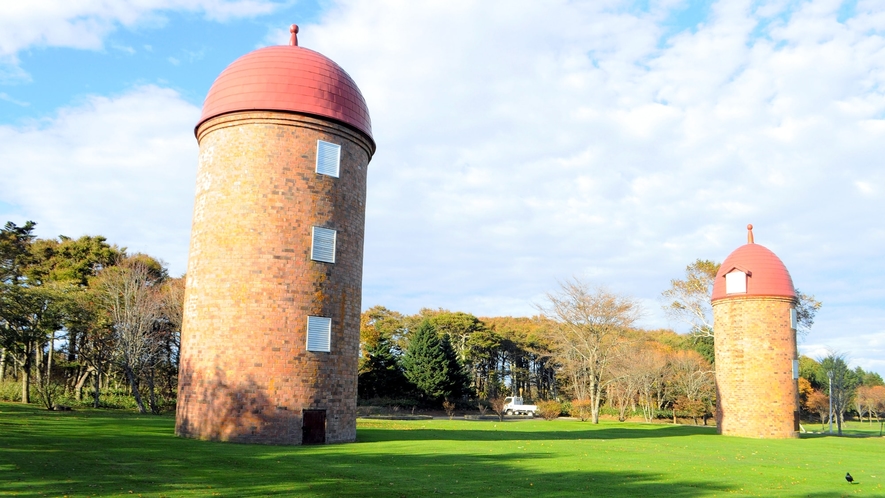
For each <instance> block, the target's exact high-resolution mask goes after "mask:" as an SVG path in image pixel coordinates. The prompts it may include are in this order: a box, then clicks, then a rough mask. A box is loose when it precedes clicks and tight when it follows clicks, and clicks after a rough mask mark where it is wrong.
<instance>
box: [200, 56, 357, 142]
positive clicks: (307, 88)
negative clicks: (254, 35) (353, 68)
mask: <svg viewBox="0 0 885 498" xmlns="http://www.w3.org/2000/svg"><path fill="white" fill-rule="evenodd" d="M254 110H264V111H293V112H300V113H304V114H311V115H314V116H319V117H322V118H329V119H334V120H335V121H338V122H340V123H343V124H346V125H350V126H352V127H353V128H356V129H357V130H359V131H361V132H363V133H365V134H366V136H368V138H369V139H370V140H372V121H371V119H370V118H369V109H368V108H367V107H366V101H365V99H363V95H362V94H361V93H360V90H359V88H357V86H356V83H354V81H353V79H352V78H351V77H350V75H348V74H347V73H346V72H345V71H344V70H343V69H341V67H340V66H338V64H335V62H333V61H332V60H331V59H329V58H327V57H326V56H324V55H322V54H319V53H317V52H314V51H313V50H310V49H306V48H303V47H298V46H286V45H281V46H273V47H265V48H260V49H258V50H255V51H254V52H250V53H248V54H246V55H244V56H242V57H240V58H239V59H237V60H235V61H234V62H233V63H232V64H231V65H230V66H227V69H225V70H224V71H222V72H221V74H220V75H219V76H218V78H217V79H216V80H215V83H213V84H212V88H210V89H209V94H208V95H207V96H206V101H205V102H204V103H203V115H202V116H200V121H199V122H198V123H197V128H199V127H200V125H201V124H203V122H204V121H206V120H207V119H209V118H213V117H215V116H218V115H221V114H225V113H228V112H235V111H254Z"/></svg>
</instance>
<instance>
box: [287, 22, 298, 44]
mask: <svg viewBox="0 0 885 498" xmlns="http://www.w3.org/2000/svg"><path fill="white" fill-rule="evenodd" d="M289 33H292V34H291V35H290V36H289V46H290V47H297V46H298V25H297V24H293V25H291V26H289Z"/></svg>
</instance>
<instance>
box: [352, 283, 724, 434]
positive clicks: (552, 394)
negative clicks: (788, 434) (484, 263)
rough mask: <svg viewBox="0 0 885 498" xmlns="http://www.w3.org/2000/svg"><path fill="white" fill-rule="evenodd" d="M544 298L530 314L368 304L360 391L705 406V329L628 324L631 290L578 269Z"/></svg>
mask: <svg viewBox="0 0 885 498" xmlns="http://www.w3.org/2000/svg"><path fill="white" fill-rule="evenodd" d="M548 299H549V306H548V307H547V308H542V310H541V311H542V313H540V314H539V315H537V316H535V317H532V318H522V317H520V318H514V317H490V318H479V317H476V316H474V315H471V314H468V313H464V312H452V311H448V310H442V309H439V310H431V309H422V310H421V311H420V312H419V313H417V314H415V315H411V316H407V315H403V314H401V313H398V312H396V311H392V310H389V309H387V308H385V307H382V306H375V307H373V308H370V309H369V310H367V311H365V312H364V313H363V315H362V321H361V330H360V339H361V341H360V342H361V353H360V374H359V395H360V397H361V398H362V399H363V400H364V402H370V400H375V401H376V402H382V403H392V404H396V403H399V404H403V405H408V404H410V403H418V404H423V405H425V406H427V405H434V404H435V405H436V406H440V405H441V404H442V403H443V402H445V401H449V402H452V401H454V400H460V401H461V402H462V403H468V404H474V405H477V404H480V405H481V404H483V403H487V404H490V403H491V402H492V400H495V399H498V398H501V397H503V396H510V395H513V396H519V395H521V396H524V397H526V398H530V399H533V400H549V399H558V400H564V401H567V402H568V403H567V406H571V407H572V408H573V410H574V411H575V413H580V414H581V416H582V418H583V413H585V412H586V414H587V417H586V418H589V419H591V420H592V421H593V422H598V420H599V415H600V413H601V411H602V410H603V409H607V410H610V411H611V412H612V413H614V414H616V415H617V416H618V418H619V419H621V420H625V419H626V418H627V417H628V416H630V415H631V414H633V413H641V414H642V416H643V417H644V418H645V419H646V420H649V421H651V420H652V419H654V418H656V417H658V416H660V415H661V414H663V413H666V414H667V416H673V417H675V416H682V417H689V418H693V419H695V420H698V419H705V418H706V417H708V416H709V415H711V414H712V410H713V407H714V406H715V385H714V376H713V366H712V362H713V351H712V342H711V340H710V338H708V337H701V336H691V335H679V334H676V333H675V332H672V331H669V330H654V331H646V330H641V329H639V328H636V327H635V322H636V320H637V319H638V318H639V315H640V311H641V310H640V307H639V304H638V302H637V301H636V300H634V299H632V298H629V297H626V296H622V295H619V294H616V293H613V292H611V291H609V290H607V289H604V288H591V287H589V286H587V285H585V284H584V283H582V282H580V281H577V280H573V281H569V282H566V283H564V284H563V285H562V286H561V288H560V290H559V291H558V292H557V293H552V294H550V295H549V296H548ZM433 365H436V366H433ZM443 365H445V366H444V367H443ZM446 373H448V377H447V375H446Z"/></svg>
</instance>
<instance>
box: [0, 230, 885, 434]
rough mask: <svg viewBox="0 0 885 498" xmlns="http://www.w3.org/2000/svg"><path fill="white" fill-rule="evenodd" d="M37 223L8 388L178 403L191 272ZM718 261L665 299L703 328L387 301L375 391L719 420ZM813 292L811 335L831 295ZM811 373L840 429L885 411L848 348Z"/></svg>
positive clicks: (21, 244) (7, 306)
mask: <svg viewBox="0 0 885 498" xmlns="http://www.w3.org/2000/svg"><path fill="white" fill-rule="evenodd" d="M35 226H36V224H35V223H33V222H30V221H29V222H26V223H25V224H24V225H22V226H17V225H16V224H14V223H12V222H8V223H6V225H5V226H4V227H3V228H2V229H0V398H2V399H6V400H18V401H22V402H25V403H29V402H31V401H32V400H31V397H32V396H33V395H36V396H37V397H38V398H39V401H40V402H42V403H44V404H45V405H46V406H47V408H50V409H51V408H54V407H56V405H58V404H59V401H60V400H62V401H65V400H69V401H73V402H77V403H84V404H85V403H87V399H88V403H89V404H91V405H92V406H94V407H101V406H108V403H107V402H106V401H105V400H106V399H107V398H108V397H109V396H110V395H111V394H113V393H115V392H116V393H118V392H119V391H120V390H123V389H124V390H125V396H126V397H127V399H130V400H131V401H132V405H133V406H134V407H135V408H136V409H138V410H139V411H140V412H143V413H144V412H153V413H159V412H160V411H162V410H164V409H167V408H171V407H174V403H175V397H176V388H177V376H178V363H179V344H180V328H181V320H182V306H183V300H184V278H183V277H181V278H172V277H170V276H169V275H168V271H167V269H166V268H165V265H164V264H163V263H162V262H161V261H159V260H158V259H156V258H153V257H151V256H148V255H145V254H138V253H136V254H129V253H128V252H127V250H126V248H120V247H118V246H116V245H111V244H109V243H108V242H107V240H106V239H105V238H104V237H101V236H83V237H80V238H78V239H73V238H69V237H65V236H59V237H57V238H51V239H40V238H37V237H36V236H35V235H34V228H35ZM716 271H718V264H716V263H713V262H710V261H704V260H698V261H696V262H694V263H692V264H691V265H688V267H686V277H685V279H684V280H681V279H674V280H672V281H671V287H670V288H669V289H667V290H666V291H664V292H663V293H662V297H663V299H664V308H665V309H666V310H667V311H668V312H669V313H671V314H672V316H673V317H674V318H677V319H682V320H685V321H687V322H689V323H690V324H691V330H692V331H691V333H689V334H676V333H675V332H673V331H670V330H642V329H639V328H637V327H636V321H637V320H638V318H639V317H640V315H641V312H642V310H641V308H640V305H639V303H638V301H637V300H636V299H634V298H632V297H629V296H624V295H621V294H618V293H614V292H612V291H610V290H608V289H605V288H602V287H590V286H588V285H587V284H585V283H583V282H581V281H579V280H569V281H566V282H563V283H562V284H561V285H560V288H559V289H558V290H557V291H555V292H552V293H550V294H548V296H547V301H546V303H545V305H542V306H540V307H539V313H538V315H537V316H534V317H476V316H474V315H472V314H469V313H465V312H460V311H448V310H443V309H436V310H433V309H429V308H426V309H422V310H420V311H419V312H418V313H417V314H414V315H404V314H402V313H399V312H396V311H393V310H389V309H387V308H385V307H383V306H375V307H372V308H370V309H368V310H366V311H365V312H363V313H362V317H361V323H360V360H359V377H358V379H359V381H358V392H359V397H360V398H361V399H362V400H363V402H370V403H371V402H376V403H377V402H381V403H388V404H391V405H411V406H425V407H438V406H441V405H442V404H443V403H454V402H459V403H462V404H466V405H472V406H489V405H490V404H491V402H492V401H493V400H500V399H501V398H502V397H504V396H508V395H519V396H524V397H526V398H528V399H533V400H560V401H563V402H564V404H565V411H567V412H571V413H573V414H575V415H576V416H579V417H580V418H582V419H584V418H588V419H590V420H592V421H593V422H598V420H599V416H600V413H602V412H603V411H606V410H607V411H608V413H611V414H612V415H615V416H617V417H618V418H619V419H621V420H625V419H626V418H627V417H629V416H631V415H639V416H641V417H643V418H644V419H645V420H648V421H651V420H652V419H654V418H656V417H662V416H667V417H673V419H674V421H675V419H676V417H677V416H679V417H683V418H691V419H693V420H694V421H695V422H696V423H697V421H698V420H703V421H704V422H706V419H707V417H709V416H710V415H711V414H712V413H713V410H714V407H715V403H716V400H715V383H714V368H715V365H714V361H715V358H714V354H713V344H714V341H715V334H714V333H713V329H712V321H711V320H710V319H709V315H710V307H709V296H710V291H711V288H712V281H713V278H714V276H715V274H716ZM799 295H800V306H799V308H800V326H801V327H802V330H803V331H807V330H808V328H809V327H810V326H811V324H812V323H813V321H814V315H815V313H816V311H817V310H818V309H819V308H820V306H821V303H820V302H818V301H816V300H815V299H814V297H813V296H808V295H805V294H802V293H799ZM828 372H833V374H834V376H833V382H832V383H830V382H829V377H828V375H827V373H828ZM800 374H801V378H800V391H801V393H802V406H803V408H804V409H805V410H806V411H807V412H808V413H810V414H816V415H818V416H819V417H820V418H821V420H822V421H823V418H825V417H827V416H828V412H821V411H820V407H821V401H820V400H821V399H822V397H825V398H826V399H827V401H829V395H830V393H831V392H832V393H833V395H834V396H833V397H834V407H835V418H834V420H835V421H836V422H837V424H838V425H839V427H840V430H841V423H842V421H843V419H844V415H845V413H848V412H856V413H857V414H858V415H859V416H860V417H861V418H863V417H864V416H866V417H867V418H868V419H869V420H870V421H871V420H872V418H873V417H876V418H877V419H878V417H879V416H880V414H882V413H885V404H883V403H885V385H883V383H882V379H881V377H880V376H878V375H877V374H874V373H870V372H864V371H863V370H862V369H860V368H855V369H850V368H849V367H848V363H847V360H846V358H845V357H844V356H842V355H838V354H832V355H830V356H829V357H827V358H823V359H820V360H812V359H810V358H806V357H803V358H802V359H801V361H800ZM13 383H16V384H18V386H19V387H18V391H17V393H16V392H12V391H11V390H10V389H8V388H9V386H11V385H13ZM831 385H832V391H831V390H830V389H831V388H830V386H831ZM115 387H116V390H115V389H114V388H115ZM822 413H823V414H822Z"/></svg>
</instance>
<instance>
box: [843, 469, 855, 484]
mask: <svg viewBox="0 0 885 498" xmlns="http://www.w3.org/2000/svg"><path fill="white" fill-rule="evenodd" d="M845 480H846V481H848V484H851V483H853V482H854V478H853V477H851V474H850V473H848V472H846V473H845Z"/></svg>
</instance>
